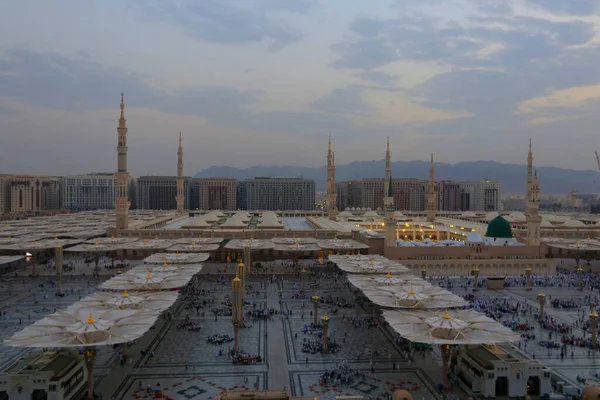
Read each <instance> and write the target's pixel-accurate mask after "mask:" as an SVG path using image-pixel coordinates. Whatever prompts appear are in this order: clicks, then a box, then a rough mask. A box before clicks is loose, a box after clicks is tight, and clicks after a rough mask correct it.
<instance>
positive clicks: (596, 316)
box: [590, 310, 598, 318]
mask: <svg viewBox="0 0 600 400" xmlns="http://www.w3.org/2000/svg"><path fill="white" fill-rule="evenodd" d="M590 317H591V318H598V313H597V312H596V310H593V311H592V312H591V313H590Z"/></svg>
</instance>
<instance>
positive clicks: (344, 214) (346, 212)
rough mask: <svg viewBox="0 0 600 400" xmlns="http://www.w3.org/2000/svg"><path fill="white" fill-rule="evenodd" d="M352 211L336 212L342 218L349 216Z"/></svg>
mask: <svg viewBox="0 0 600 400" xmlns="http://www.w3.org/2000/svg"><path fill="white" fill-rule="evenodd" d="M351 216H352V213H351V212H350V211H342V212H341V213H339V214H338V217H342V218H347V217H351Z"/></svg>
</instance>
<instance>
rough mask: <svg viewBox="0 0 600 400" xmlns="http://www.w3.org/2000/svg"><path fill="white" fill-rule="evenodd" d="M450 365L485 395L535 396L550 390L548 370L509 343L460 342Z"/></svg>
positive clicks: (474, 390)
mask: <svg viewBox="0 0 600 400" xmlns="http://www.w3.org/2000/svg"><path fill="white" fill-rule="evenodd" d="M453 369H454V372H455V374H456V375H457V376H458V377H459V378H460V379H461V380H462V381H463V382H464V383H465V384H466V385H467V386H469V387H470V388H471V390H472V391H473V392H475V393H477V394H479V395H481V396H482V397H484V398H490V397H492V398H493V397H511V398H514V397H525V396H531V397H532V398H534V397H535V398H537V397H540V396H543V395H544V394H545V393H551V392H552V383H551V379H550V377H551V373H550V370H549V369H548V368H546V367H545V366H544V365H542V364H541V363H540V362H539V361H536V360H534V359H531V358H529V357H528V356H527V355H525V354H523V353H521V352H519V351H518V350H517V349H516V348H514V347H513V346H511V345H501V346H488V345H474V346H461V347H460V348H459V349H458V354H457V356H456V365H455V366H454V368H453ZM528 387H529V393H528Z"/></svg>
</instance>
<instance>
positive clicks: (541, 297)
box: [537, 292, 546, 321]
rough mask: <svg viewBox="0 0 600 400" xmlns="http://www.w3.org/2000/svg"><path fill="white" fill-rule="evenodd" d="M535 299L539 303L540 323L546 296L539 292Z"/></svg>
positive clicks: (542, 318)
mask: <svg viewBox="0 0 600 400" xmlns="http://www.w3.org/2000/svg"><path fill="white" fill-rule="evenodd" d="M537 299H538V301H539V303H540V321H543V320H544V305H546V295H545V294H544V292H540V293H539V294H538V295H537Z"/></svg>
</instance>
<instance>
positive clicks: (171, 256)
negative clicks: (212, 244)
mask: <svg viewBox="0 0 600 400" xmlns="http://www.w3.org/2000/svg"><path fill="white" fill-rule="evenodd" d="M209 257H210V254H208V253H154V254H152V255H151V256H149V257H146V258H144V263H146V264H164V263H167V264H199V263H202V262H204V261H206V260H208V258H209Z"/></svg>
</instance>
